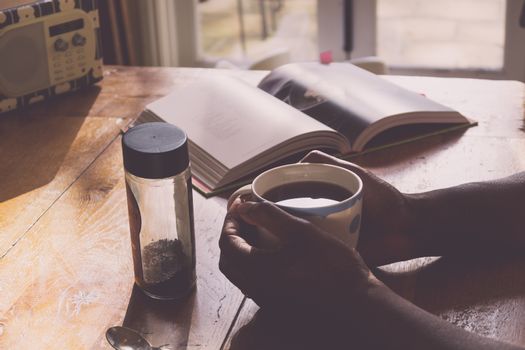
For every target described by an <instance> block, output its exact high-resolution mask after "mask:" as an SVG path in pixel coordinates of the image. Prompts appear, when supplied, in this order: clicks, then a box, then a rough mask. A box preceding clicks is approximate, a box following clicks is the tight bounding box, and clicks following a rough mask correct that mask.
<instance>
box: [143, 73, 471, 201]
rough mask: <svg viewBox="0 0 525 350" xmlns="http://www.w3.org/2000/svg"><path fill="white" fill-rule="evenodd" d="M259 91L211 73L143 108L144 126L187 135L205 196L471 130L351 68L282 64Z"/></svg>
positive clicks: (453, 115)
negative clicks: (304, 162) (289, 170)
mask: <svg viewBox="0 0 525 350" xmlns="http://www.w3.org/2000/svg"><path fill="white" fill-rule="evenodd" d="M258 87H259V88H256V87H254V86H251V85H249V84H247V83H245V82H243V81H241V80H239V79H235V78H232V77H227V76H218V75H217V76H215V75H213V74H210V75H209V76H206V77H205V76H203V78H202V79H199V81H197V82H195V83H192V84H190V85H188V86H184V87H181V88H178V89H176V90H174V91H173V92H172V93H170V94H169V95H167V96H166V97H163V98H161V99H159V100H157V101H155V102H153V103H151V104H149V105H148V106H147V107H146V109H145V111H144V112H143V116H142V120H150V121H151V120H163V121H166V122H169V123H172V124H174V125H177V126H178V127H180V128H182V129H183V130H185V131H186V133H187V135H188V138H189V146H190V159H191V164H192V173H193V175H194V184H196V185H197V187H198V188H199V189H200V190H201V191H203V192H204V193H209V192H214V191H215V192H216V191H217V190H218V189H221V188H224V187H226V186H227V185H230V184H232V183H235V182H237V181H239V180H241V179H243V178H246V177H247V176H249V175H254V174H256V173H257V172H259V171H261V170H263V169H265V168H267V167H269V166H271V165H274V164H276V163H278V162H283V161H285V160H288V161H296V160H297V158H298V157H300V156H301V155H304V154H305V153H306V152H307V151H309V150H313V149H322V150H326V151H331V152H332V153H338V154H342V155H344V154H350V153H355V152H362V151H364V150H370V149H372V148H374V149H375V148H383V147H386V146H389V145H392V144H397V143H400V142H406V141H408V140H413V139H414V138H420V137H422V136H425V135H429V134H435V133H440V132H443V130H452V129H457V128H464V127H468V126H470V125H473V123H471V122H470V121H469V120H468V119H467V118H465V117H464V116H462V115H461V114H459V113H458V112H456V111H454V110H452V109H450V108H448V107H446V106H443V105H441V104H438V103H436V102H434V101H431V100H430V99H428V98H426V97H424V96H422V95H420V94H418V93H415V92H411V91H408V90H406V89H404V88H401V87H399V86H397V85H395V84H393V83H391V82H388V81H386V80H385V79H383V78H381V77H379V76H376V75H374V74H372V73H369V72H367V71H365V70H362V69H360V68H357V67H355V66H353V65H351V64H349V63H332V64H330V65H321V64H318V63H301V64H289V65H285V66H282V67H279V68H277V69H275V70H274V71H272V72H271V73H269V75H267V76H266V77H265V78H264V79H263V80H262V81H261V82H260V84H259V86H258ZM293 156H296V157H297V158H293Z"/></svg>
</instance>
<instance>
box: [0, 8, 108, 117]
mask: <svg viewBox="0 0 525 350" xmlns="http://www.w3.org/2000/svg"><path fill="white" fill-rule="evenodd" d="M101 79H102V43H101V39H100V24H99V17H98V0H44V1H38V2H31V3H30V4H26V5H23V6H19V7H15V8H9V9H4V10H0V113H1V112H6V111H9V110H13V109H15V108H20V107H24V106H26V105H28V104H31V103H34V102H38V101H42V100H45V99H48V98H51V97H53V96H55V95H60V94H63V93H65V92H69V91H74V90H77V89H80V88H82V87H85V86H87V85H90V84H93V83H95V82H97V81H99V80H101Z"/></svg>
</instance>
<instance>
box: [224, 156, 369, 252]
mask: <svg viewBox="0 0 525 350" xmlns="http://www.w3.org/2000/svg"><path fill="white" fill-rule="evenodd" d="M362 193H363V182H362V181H361V179H360V178H359V176H357V175H356V174H355V173H354V172H352V171H350V170H348V169H345V168H342V167H338V166H335V165H329V164H319V163H297V164H290V165H283V166H279V167H276V168H273V169H270V170H267V171H265V172H263V173H262V174H260V175H259V176H257V177H256V178H255V180H253V182H252V183H251V184H249V185H246V186H244V187H241V188H240V189H238V190H237V191H235V192H234V193H233V194H232V195H231V197H230V199H229V201H228V208H229V207H230V206H231V204H232V202H233V200H234V199H235V198H237V197H238V196H241V195H248V194H251V195H252V196H251V197H252V199H253V200H255V201H270V202H272V203H274V204H275V205H276V206H278V207H279V208H281V209H283V210H284V211H286V212H288V213H289V214H292V215H295V216H298V217H301V218H303V219H306V220H308V221H310V222H311V223H312V224H314V225H316V226H317V227H318V228H320V229H321V230H323V231H325V232H327V233H329V234H331V235H333V236H335V237H336V238H338V239H339V240H341V241H342V242H344V243H345V244H347V245H348V246H350V247H352V248H355V247H356V245H357V240H358V238H359V228H360V226H361V210H362V202H363V200H362V198H363V195H362ZM301 194H303V196H301ZM309 194H310V195H312V194H313V196H312V197H304V196H308V195H309ZM280 195H283V196H284V197H290V198H284V199H283V198H279V196H280Z"/></svg>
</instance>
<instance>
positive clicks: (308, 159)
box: [300, 151, 373, 178]
mask: <svg viewBox="0 0 525 350" xmlns="http://www.w3.org/2000/svg"><path fill="white" fill-rule="evenodd" d="M300 162H301V163H324V164H332V165H337V166H340V167H342V168H346V169H348V170H351V171H353V172H355V173H356V174H357V175H358V176H360V177H361V178H365V177H373V175H372V174H371V173H370V172H369V171H368V170H366V169H363V168H361V167H360V166H359V165H356V164H354V163H350V162H347V161H345V160H342V159H339V158H336V157H333V156H331V155H328V154H326V153H323V152H321V151H312V152H310V153H308V154H307V155H306V156H305V157H304V158H303V159H301V160H300Z"/></svg>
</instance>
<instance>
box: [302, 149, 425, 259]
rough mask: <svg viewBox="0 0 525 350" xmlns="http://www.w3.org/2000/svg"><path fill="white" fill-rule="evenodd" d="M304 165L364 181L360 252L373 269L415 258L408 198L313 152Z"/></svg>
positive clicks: (355, 168) (354, 167) (357, 169)
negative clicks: (332, 168)
mask: <svg viewBox="0 0 525 350" xmlns="http://www.w3.org/2000/svg"><path fill="white" fill-rule="evenodd" d="M301 162H306V163H326V164H333V165H337V166H340V167H343V168H346V169H349V170H351V171H353V172H354V173H356V174H357V175H358V176H359V177H360V178H361V180H362V181H363V213H362V221H361V231H360V235H359V243H358V247H357V250H358V251H359V253H360V254H361V256H362V257H363V259H364V260H365V261H366V263H367V264H369V265H370V266H378V265H383V264H386V263H391V262H396V261H402V260H408V259H411V258H414V257H415V255H416V251H417V248H416V244H417V242H416V239H415V238H414V237H413V235H412V232H411V223H412V218H411V212H410V204H409V199H408V197H407V196H405V195H404V194H402V193H401V192H399V191H398V190H397V189H395V188H394V187H392V186H391V185H390V184H388V183H386V182H385V181H383V180H381V179H380V178H378V177H377V176H375V175H374V174H372V173H371V172H369V171H367V170H365V169H363V168H361V167H359V166H357V165H355V164H352V163H349V162H346V161H344V160H341V159H338V158H335V157H332V156H329V155H327V154H325V153H322V152H319V151H313V152H310V153H309V154H308V155H307V156H306V157H305V158H303V159H302V160H301Z"/></svg>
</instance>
